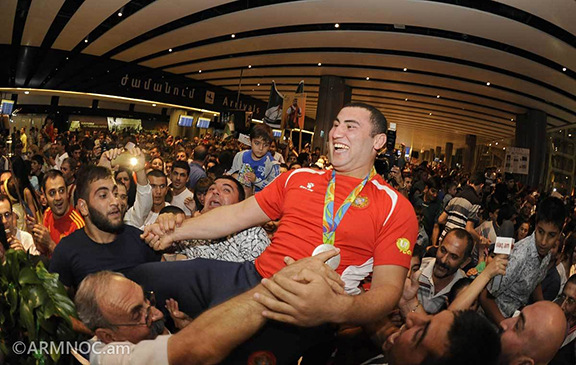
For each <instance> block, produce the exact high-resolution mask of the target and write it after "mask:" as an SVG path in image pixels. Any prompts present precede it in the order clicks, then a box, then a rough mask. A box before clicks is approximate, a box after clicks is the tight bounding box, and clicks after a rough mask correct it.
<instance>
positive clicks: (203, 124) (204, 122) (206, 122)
mask: <svg viewBox="0 0 576 365" xmlns="http://www.w3.org/2000/svg"><path fill="white" fill-rule="evenodd" d="M196 127H198V128H210V119H208V118H198V124H197V125H196Z"/></svg>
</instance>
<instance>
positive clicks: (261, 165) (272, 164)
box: [230, 150, 280, 193]
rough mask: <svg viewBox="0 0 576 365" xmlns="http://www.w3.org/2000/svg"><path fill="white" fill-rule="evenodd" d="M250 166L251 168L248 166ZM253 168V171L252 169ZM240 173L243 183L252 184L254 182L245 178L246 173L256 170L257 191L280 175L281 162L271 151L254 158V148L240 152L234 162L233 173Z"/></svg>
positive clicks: (255, 185)
mask: <svg viewBox="0 0 576 365" xmlns="http://www.w3.org/2000/svg"><path fill="white" fill-rule="evenodd" d="M248 166H249V168H248ZM250 170H252V171H250ZM236 172H237V173H238V181H240V182H241V183H242V184H244V185H247V186H251V185H252V184H251V183H250V182H248V181H247V180H246V179H244V177H243V176H244V174H246V173H247V172H254V174H255V175H256V181H254V184H253V185H254V187H255V189H254V191H255V192H256V193H257V192H259V191H260V190H262V189H264V187H266V186H267V185H268V184H270V183H271V182H272V181H273V180H274V179H275V178H276V177H277V176H278V175H280V164H279V163H278V161H276V160H275V159H274V157H273V156H272V154H271V153H270V152H266V154H265V155H264V156H263V157H262V158H261V159H259V160H254V159H253V158H252V150H246V151H242V152H238V153H237V154H236V156H235V157H234V162H233V163H232V170H231V171H230V173H231V174H233V173H236Z"/></svg>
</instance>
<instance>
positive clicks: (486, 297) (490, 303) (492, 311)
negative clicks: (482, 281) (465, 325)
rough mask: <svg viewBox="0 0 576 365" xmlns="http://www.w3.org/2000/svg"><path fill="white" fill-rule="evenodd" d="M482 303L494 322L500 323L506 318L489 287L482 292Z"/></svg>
mask: <svg viewBox="0 0 576 365" xmlns="http://www.w3.org/2000/svg"><path fill="white" fill-rule="evenodd" d="M480 305H481V306H482V309H484V312H485V313H486V315H487V316H488V318H489V319H491V320H492V322H494V324H496V325H499V324H500V322H502V321H503V320H504V319H505V318H504V316H503V315H502V312H500V308H498V304H496V300H495V299H494V298H492V297H491V295H490V293H488V290H487V289H484V291H483V292H482V294H480Z"/></svg>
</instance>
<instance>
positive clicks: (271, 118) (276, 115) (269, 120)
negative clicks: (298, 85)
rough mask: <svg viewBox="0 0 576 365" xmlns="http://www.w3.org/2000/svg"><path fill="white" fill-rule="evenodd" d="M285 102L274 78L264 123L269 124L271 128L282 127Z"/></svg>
mask: <svg viewBox="0 0 576 365" xmlns="http://www.w3.org/2000/svg"><path fill="white" fill-rule="evenodd" d="M283 103H284V96H283V95H282V94H280V92H278V90H277V89H276V82H275V81H274V80H272V86H271V87H270V97H269V99H268V106H267V107H266V113H265V115H264V123H266V124H268V125H269V126H270V127H271V128H280V124H281V122H282V105H283Z"/></svg>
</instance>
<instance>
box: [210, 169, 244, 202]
mask: <svg viewBox="0 0 576 365" xmlns="http://www.w3.org/2000/svg"><path fill="white" fill-rule="evenodd" d="M218 180H229V181H232V182H233V183H234V184H236V187H237V188H238V201H239V202H241V201H242V200H244V199H246V192H245V191H244V185H242V184H240V181H238V180H236V179H235V178H233V177H232V176H230V175H223V176H220V177H217V178H216V179H214V182H216V181H218Z"/></svg>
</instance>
